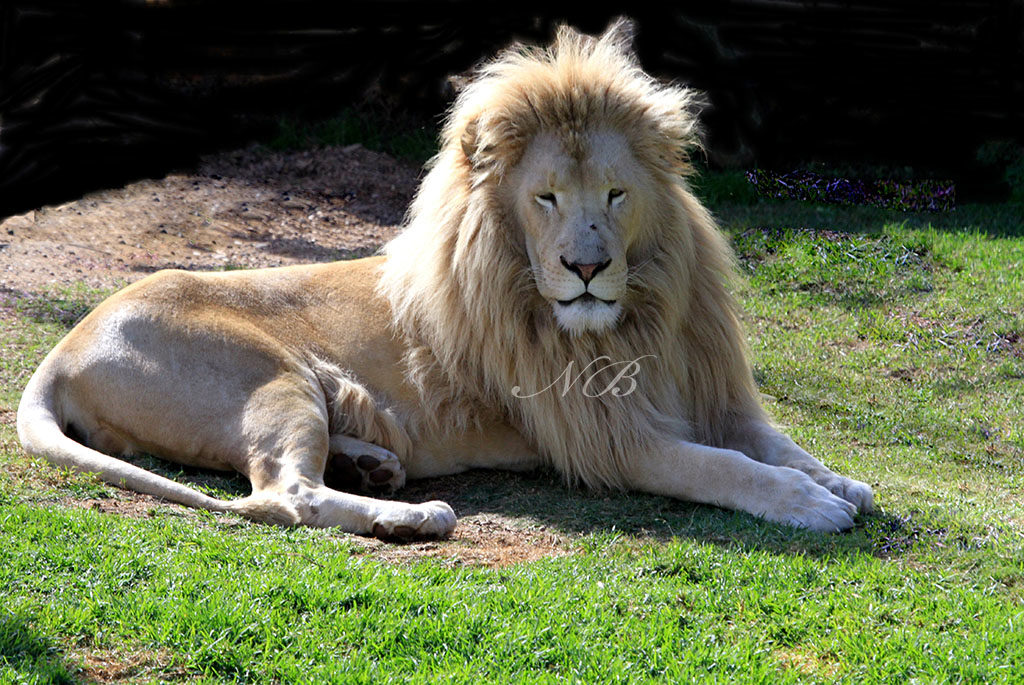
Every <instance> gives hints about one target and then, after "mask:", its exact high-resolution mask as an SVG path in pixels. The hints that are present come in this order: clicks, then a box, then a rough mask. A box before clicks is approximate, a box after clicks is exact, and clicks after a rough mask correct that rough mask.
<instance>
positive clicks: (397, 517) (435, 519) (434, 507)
mask: <svg viewBox="0 0 1024 685" xmlns="http://www.w3.org/2000/svg"><path fill="white" fill-rule="evenodd" d="M453 530H455V512H454V511H452V508H451V507H450V506H448V504H447V503H446V502H440V501H433V502H424V503H423V504H402V505H400V506H395V507H391V508H389V509H387V510H386V511H385V512H384V513H383V514H381V515H380V516H378V517H377V519H376V520H375V521H374V522H373V527H372V532H373V536H374V537H377V538H380V539H381V540H414V539H420V538H440V537H445V536H446V535H449V534H450V533H451V532H452V531H453Z"/></svg>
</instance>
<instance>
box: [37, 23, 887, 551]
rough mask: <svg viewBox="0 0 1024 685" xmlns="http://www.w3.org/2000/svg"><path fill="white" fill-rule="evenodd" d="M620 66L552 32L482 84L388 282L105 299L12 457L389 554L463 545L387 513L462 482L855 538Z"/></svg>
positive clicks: (690, 143)
mask: <svg viewBox="0 0 1024 685" xmlns="http://www.w3.org/2000/svg"><path fill="white" fill-rule="evenodd" d="M631 46H632V27H631V25H630V23H629V22H627V21H625V20H620V21H617V22H615V23H613V24H612V25H611V26H610V27H609V28H608V29H607V30H606V31H605V32H604V33H603V34H602V35H600V36H597V37H592V36H587V35H583V34H581V33H578V32H577V31H575V30H573V29H571V28H568V27H563V28H561V29H559V31H558V33H557V37H556V39H555V41H554V43H553V44H552V45H551V46H549V47H544V48H542V47H527V46H523V45H514V46H513V47H511V48H509V49H507V50H505V51H504V52H502V53H500V54H499V55H498V56H497V57H496V58H494V59H492V60H491V61H489V62H486V63H484V64H483V65H482V66H480V67H479V68H478V69H477V70H476V71H475V73H474V75H473V76H472V77H471V78H470V79H469V80H468V83H467V85H466V86H465V88H464V89H463V90H462V91H461V92H460V93H459V95H458V96H457V98H456V100H455V103H454V105H453V107H452V109H451V111H450V114H449V116H448V118H447V120H446V123H445V125H444V127H443V130H442V133H441V141H440V142H441V145H440V151H439V153H438V154H437V156H436V157H435V158H434V159H433V160H432V161H431V163H430V165H429V170H428V172H427V174H426V175H425V177H424V179H423V181H422V184H421V187H420V188H419V190H418V192H417V194H416V197H415V198H414V201H413V203H412V205H411V209H410V211H409V214H408V218H407V220H406V222H405V226H404V228H403V231H402V232H401V233H400V234H399V236H398V237H397V238H395V239H394V240H393V241H391V242H390V243H389V244H387V245H386V246H385V249H384V250H383V254H381V255H378V256H374V257H369V258H366V259H358V260H354V261H344V262H337V263H330V264H316V265H305V266H293V267H282V268H273V269H262V270H252V271H233V272H223V273H191V272H185V271H175V270H169V271H162V272H158V273H156V274H153V275H151V276H149V277H147V278H145V279H143V280H141V281H139V282H137V283H135V284H133V285H130V286H129V287H127V288H125V289H124V290H122V291H120V292H118V293H116V294H114V295H113V296H111V297H110V298H109V299H107V300H106V301H104V302H103V303H101V304H100V305H99V306H98V307H97V308H96V309H95V310H94V311H92V312H91V313H90V314H89V315H88V316H87V317H85V318H84V319H83V320H82V321H81V322H80V323H79V324H78V325H77V326H76V327H75V328H74V329H73V330H72V331H71V332H70V333H69V334H68V335H67V336H66V337H65V338H64V339H63V340H62V341H61V342H60V343H59V344H58V345H57V346H56V347H55V348H54V349H53V350H52V351H51V352H50V354H49V355H48V356H47V357H46V358H45V359H44V361H43V362H42V364H41V365H40V367H39V368H38V370H37V371H36V372H35V374H34V375H33V376H32V378H31V380H30V381H29V383H28V385H27V387H26V389H25V392H24V395H23V397H22V400H21V404H20V406H19V409H18V434H19V437H20V439H21V442H22V444H23V446H24V448H25V450H26V451H27V452H28V453H29V454H32V455H40V456H42V457H45V458H46V459H47V460H49V461H50V462H52V463H53V464H56V465H58V466H62V467H72V468H74V469H77V470H79V471H85V472H91V473H95V474H98V476H99V477H100V478H101V479H103V480H104V481H106V482H108V483H111V484H115V485H118V486H121V487H124V488H128V489H131V490H135V491H138V492H142V493H148V494H150V495H154V496H156V497H160V498H164V499H166V500H170V501H174V502H178V503H181V504H185V505H188V506H191V507H199V508H202V509H207V510H211V511H216V512H235V513H238V514H240V515H242V516H245V517H248V518H250V519H253V520H256V521H265V522H270V523H277V524H283V525H299V524H301V525H308V526H331V527H337V528H339V529H341V530H343V531H347V532H349V533H355V534H362V535H373V536H377V537H380V538H384V539H411V538H424V537H443V536H446V535H448V534H450V533H451V532H452V531H453V529H454V528H455V525H456V516H455V513H454V512H453V510H452V508H451V507H450V506H449V505H448V504H446V503H444V502H440V501H431V502H425V503H419V504H412V503H405V502H400V501H397V500H394V499H387V498H382V495H390V494H391V493H394V492H395V491H397V490H398V489H399V488H401V487H402V486H403V485H404V483H405V481H406V479H407V478H424V477H432V476H441V475H446V474H454V473H458V472H461V471H465V470H467V469H472V468H492V469H508V470H527V469H534V468H537V467H551V468H553V469H555V470H557V471H558V472H560V473H561V474H562V476H563V477H564V479H565V481H566V482H567V483H568V484H569V485H577V486H584V487H589V488H613V489H630V490H635V491H640V492H645V493H653V494H658V495H667V496H670V497H674V498H678V499H680V500H686V501H690V502H697V503H704V504H710V505H715V506H718V507H723V508H728V509H738V510H742V511H745V512H749V513H750V514H753V515H755V516H759V517H763V518H764V519H767V520H769V521H774V522H781V523H784V524H790V525H793V526H798V527H805V528H810V529H813V530H817V531H840V530H843V529H847V528H850V527H851V526H853V525H854V517H855V515H856V514H857V512H858V511H860V512H868V511H871V509H872V506H873V496H872V492H871V488H870V487H869V486H868V485H866V484H864V483H862V482H859V481H855V480H851V479H849V478H846V477H843V476H839V475H837V474H835V473H833V472H832V471H831V470H829V469H828V468H826V467H825V466H824V465H822V463H821V462H819V461H818V460H816V459H815V458H813V457H812V456H810V455H809V454H808V453H807V452H805V451H804V450H803V449H801V448H800V447H798V446H797V445H796V444H795V443H794V442H793V441H792V440H791V439H790V438H789V437H787V436H786V435H784V434H783V433H782V432H780V431H779V430H778V429H777V428H775V427H774V426H773V424H772V423H771V422H770V420H769V419H768V417H767V415H766V413H765V411H764V409H763V408H762V406H761V403H760V396H759V394H758V391H757V389H756V387H755V383H754V380H753V376H752V372H751V367H750V364H749V362H748V359H747V353H746V350H745V343H744V334H743V331H742V328H741V325H740V320H739V316H738V312H737V305H736V303H735V302H734V300H733V298H732V296H731V295H730V292H729V280H730V278H731V276H732V275H733V273H734V271H735V269H734V260H733V256H732V253H731V251H730V248H729V247H728V244H727V242H726V240H725V239H724V238H723V236H722V235H721V234H720V233H719V231H718V229H717V228H716V226H715V224H714V221H713V219H712V217H711V216H710V214H709V212H708V211H707V210H706V209H705V208H704V207H702V206H701V204H700V202H699V201H698V200H697V199H696V197H695V196H694V194H693V192H692V191H691V190H690V187H689V185H688V181H687V178H688V175H689V174H690V172H691V171H692V167H691V164H690V161H689V160H690V153H691V151H692V150H693V149H694V148H695V147H696V146H697V145H698V144H699V133H698V127H697V121H696V116H695V113H694V112H695V109H696V107H697V104H698V102H699V101H698V98H697V95H696V94H695V93H694V92H693V91H692V90H690V89H687V88H685V87H681V86H677V85H673V84H669V83H663V82H660V81H658V80H656V79H654V78H652V77H651V76H649V75H648V74H646V73H645V72H644V71H643V70H642V69H641V67H640V66H639V64H638V61H637V59H636V57H635V55H634V54H633V52H632V47H631ZM140 452H143V453H149V454H154V455H158V456H160V457H163V458H166V459H169V460H171V461H174V462H177V463H179V464H183V465H188V466H195V467H202V468H207V469H224V470H234V471H237V472H240V473H242V474H244V475H245V476H246V477H247V478H248V479H249V481H250V483H251V485H252V493H251V494H250V495H248V496H246V497H240V498H237V499H227V500H226V499H218V498H215V497H211V496H208V495H206V494H203V493H201V492H199V491H197V490H195V489H193V488H191V487H189V486H186V485H184V484H181V483H178V482H175V481H172V480H169V479H166V478H163V477H161V476H158V475H156V474H154V473H152V472H150V471H148V470H145V469H142V468H140V467H138V466H135V465H133V464H131V463H129V462H128V461H126V460H125V459H124V458H123V457H125V456H127V455H131V454H135V453H140ZM353 491H359V492H362V494H356V492H353Z"/></svg>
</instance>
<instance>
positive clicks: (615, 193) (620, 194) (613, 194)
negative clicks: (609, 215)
mask: <svg viewBox="0 0 1024 685" xmlns="http://www.w3.org/2000/svg"><path fill="white" fill-rule="evenodd" d="M625 197H626V191H625V190H619V189H618V188H612V189H611V190H609V191H608V204H609V205H611V206H613V207H614V206H616V205H618V204H619V203H620V202H622V200H623V199H625Z"/></svg>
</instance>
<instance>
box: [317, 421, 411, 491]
mask: <svg viewBox="0 0 1024 685" xmlns="http://www.w3.org/2000/svg"><path fill="white" fill-rule="evenodd" d="M324 484H325V485H326V486H327V487H329V488H333V489H335V490H342V491H345V492H369V493H373V494H379V495H390V494H393V493H394V492H395V491H397V490H398V489H399V488H401V487H402V486H403V485H405V469H404V468H402V464H401V462H399V460H398V457H397V456H396V455H395V453H394V452H391V451H390V450H386V449H384V448H383V447H381V446H379V445H374V444H372V443H369V442H363V441H362V440H356V439H355V438H350V437H348V436H340V435H336V436H333V437H332V438H331V453H330V457H329V459H328V461H327V468H326V470H325V471H324Z"/></svg>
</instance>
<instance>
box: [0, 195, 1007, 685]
mask: <svg viewBox="0 0 1024 685" xmlns="http://www.w3.org/2000/svg"><path fill="white" fill-rule="evenodd" d="M699 181H702V182H703V183H704V184H705V185H704V188H705V190H706V192H707V193H708V196H709V197H712V198H713V200H714V208H715V211H716V214H717V215H718V216H719V217H720V219H721V220H722V222H723V224H724V225H725V226H726V228H727V230H728V232H729V233H730V235H731V236H732V239H733V242H734V245H735V247H736V251H737V254H738V257H739V264H740V268H741V270H742V271H743V272H744V274H745V279H744V282H743V284H742V285H741V286H740V289H739V295H740V299H741V303H742V305H743V308H744V312H745V321H746V325H747V328H748V332H749V336H750V348H751V353H752V356H753V363H754V369H755V373H756V375H757V379H758V382H759V384H760V387H761V389H762V391H763V392H764V393H765V394H766V396H767V399H766V402H767V405H768V408H769V409H770V411H771V412H772V413H773V414H774V415H775V416H776V417H777V418H778V419H779V420H780V421H781V422H782V423H784V424H785V425H786V426H787V430H788V431H789V432H790V433H791V434H792V435H793V436H794V437H795V439H796V440H797V441H798V442H800V443H802V444H803V445H804V446H806V447H807V448H808V449H809V450H810V451H811V452H812V453H814V454H816V455H817V456H819V457H820V458H821V459H822V460H823V461H825V462H826V463H827V464H829V465H831V466H832V467H834V468H836V469H837V470H838V471H840V472H842V473H846V474H849V475H851V476H854V477H857V478H859V479H862V480H865V481H867V482H869V483H871V484H872V485H873V487H874V488H875V493H876V498H877V503H878V505H879V509H880V510H879V512H878V513H877V514H875V515H873V516H869V517H864V518H862V519H860V520H859V522H858V525H857V527H856V528H855V529H854V530H853V531H852V532H850V533H848V534H843V535H832V536H828V535H824V536H823V535H816V534H812V533H808V532H805V531H797V530H793V529H789V528H785V527H781V526H776V525H771V524H767V523H764V522H762V521H759V520H757V519H754V518H752V517H749V516H746V515H743V514H737V513H733V512H727V511H722V510H717V509H713V508H710V507H700V506H695V505H690V504H686V503H681V502H675V501H672V500H669V499H665V498H660V497H648V496H643V495H636V494H614V493H613V494H608V493H586V492H567V491H566V490H564V489H563V488H562V487H561V486H559V485H558V483H557V480H556V479H555V478H553V477H551V476H550V475H548V474H540V475H533V476H514V475H493V474H467V475H464V476H458V477H452V478H448V479H441V480H440V481H434V482H427V483H423V484H415V485H414V486H413V487H412V488H411V492H410V495H411V496H412V497H415V498H428V497H429V496H430V493H431V492H432V491H434V490H436V489H443V490H444V491H445V492H446V493H448V494H450V500H451V501H452V503H453V505H454V506H455V508H456V510H457V511H458V512H459V513H460V514H462V515H472V514H477V513H484V512H497V513H500V514H502V515H504V516H507V517H509V518H512V519H514V520H517V521H519V522H521V523H522V525H524V526H532V527H538V526H544V527H546V529H549V530H552V531H555V532H558V533H560V534H562V535H564V536H565V537H567V538H568V540H569V543H568V544H569V546H570V550H571V552H572V554H570V555H568V556H563V557H559V558H552V559H545V560H541V561H538V562H535V563H531V564H521V565H515V566H510V567H506V568H500V569H491V568H483V567H474V566H471V565H469V566H464V565H460V564H457V563H452V562H445V561H431V560H422V561H418V562H396V561H388V560H384V559H381V558H379V557H378V556H375V555H374V554H372V553H367V552H366V550H365V549H364V548H363V547H362V546H360V545H358V544H355V543H354V542H353V541H352V540H351V539H349V538H348V537H346V536H344V535H342V534H338V533H334V532H331V531H323V530H310V529H295V530H285V529H279V528H273V527H270V526H262V525H254V524H249V523H245V522H239V521H238V520H236V519H232V518H231V517H219V516H212V515H209V514H206V513H191V512H189V513H182V512H181V511H180V510H178V509H175V508H169V507H168V508H156V509H154V510H153V511H151V512H148V515H142V516H139V517H135V518H129V517H126V516H119V515H115V514H109V513H103V512H100V511H95V510H93V509H90V508H88V507H81V506H72V505H71V503H72V500H83V499H89V500H96V501H101V502H103V501H117V500H118V499H119V498H121V499H127V496H126V495H125V494H123V493H122V492H120V491H118V490H117V489H116V488H110V487H107V486H104V485H99V484H96V483H94V482H92V481H90V480H89V479H88V478H85V477H83V476H72V475H70V474H67V473H61V472H59V471H57V470H55V469H52V468H50V467H48V466H45V465H43V464H42V463H40V462H37V461H35V460H30V459H29V458H27V457H26V456H25V455H24V454H22V453H21V451H20V448H19V447H18V445H17V441H16V437H15V434H14V426H13V425H12V424H11V423H10V421H9V420H5V421H3V422H2V423H0V465H2V467H0V540H3V544H2V545H0V683H6V682H40V683H42V682H76V681H78V680H82V679H85V678H87V677H96V671H95V668H96V666H95V664H96V662H97V660H101V661H103V662H104V663H107V664H108V665H109V664H110V663H114V664H118V665H119V666H120V668H121V670H120V672H121V673H122V674H126V675H124V676H123V677H124V678H125V679H128V680H132V681H142V682H149V681H152V682H160V681H167V680H181V681H188V682H218V683H219V682H267V683H271V682H374V683H377V682H392V681H413V682H435V681H445V682H465V683H478V682H551V683H554V682H565V681H580V682H601V683H604V682H689V681H693V680H700V681H705V680H712V681H728V682H732V681H738V682H773V683H774V682H783V683H785V682H823V683H832V682H836V681H849V682H905V681H910V680H916V681H918V682H951V681H953V682H961V681H967V682H1013V681H1014V680H1015V678H1017V677H1019V668H1020V664H1021V663H1024V630H1022V629H1021V626H1022V623H1024V497H1022V494H1021V493H1022V492H1024V468H1022V465H1024V225H1022V224H1021V216H1022V214H1024V212H1022V211H1021V207H1020V205H996V206H966V207H961V208H959V209H958V210H957V211H956V212H953V213H950V214H949V215H943V216H938V217H928V216H918V215H900V214H890V213H885V212H882V211H880V210H875V209H870V208H852V209H851V208H843V209H838V208H818V207H813V206H803V205H796V204H793V203H774V202H771V203H769V202H757V201H756V200H754V199H752V198H751V197H749V196H744V195H743V189H742V188H741V187H739V186H737V185H736V183H735V182H734V181H735V179H728V178H725V179H716V178H704V179H699ZM716 184H717V185H716ZM698 186H699V183H698ZM709 188H710V189H709ZM702 192H705V191H702ZM712 193H717V194H716V195H712ZM102 294H103V293H98V292H95V291H89V290H88V289H70V290H64V291H59V292H58V291H54V292H47V293H43V294H41V295H39V294H36V295H32V294H25V295H22V296H19V297H16V298H13V299H11V300H9V301H7V302H6V303H5V307H6V309H5V310H4V312H5V313H4V316H3V318H2V319H0V323H2V325H3V328H2V329H0V345H2V346H3V350H4V354H3V362H2V366H0V382H2V387H3V394H2V395H0V412H4V413H2V414H0V416H7V417H9V416H10V412H11V411H12V410H13V409H14V408H15V406H16V402H17V397H18V394H19V392H20V388H21V386H22V385H23V384H24V381H25V380H26V379H27V375H28V373H30V372H31V369H32V368H34V366H35V365H36V364H37V363H38V362H39V361H40V360H41V358H42V356H43V355H44V354H45V353H46V351H47V350H48V349H49V347H51V346H52V345H53V344H54V343H55V342H56V340H57V339H59V337H60V335H62V334H63V333H64V332H65V331H66V330H67V329H68V327H69V326H70V325H71V323H72V322H73V321H74V320H75V319H76V318H77V317H78V316H79V315H80V314H81V312H83V311H84V310H85V309H87V308H88V307H89V306H91V305H92V304H94V303H95V302H96V301H97V300H98V298H99V297H100V296H101V295H102ZM146 463H147V465H149V466H154V467H155V466H156V462H146ZM164 472H165V473H170V474H175V473H176V471H175V470H173V469H166V470H165V471H164ZM183 477H186V478H190V479H195V478H196V477H197V476H196V474H194V473H187V474H184V476H183ZM202 483H203V485H204V487H207V488H208V489H211V491H214V492H219V493H228V494H231V495H235V494H238V492H239V491H241V489H243V487H242V486H241V485H240V484H239V483H238V481H237V479H230V478H225V479H220V480H218V479H212V480H203V481H202ZM446 496H447V495H446ZM439 544H441V545H452V546H455V545H458V544H464V543H459V542H458V541H452V542H447V543H439Z"/></svg>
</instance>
